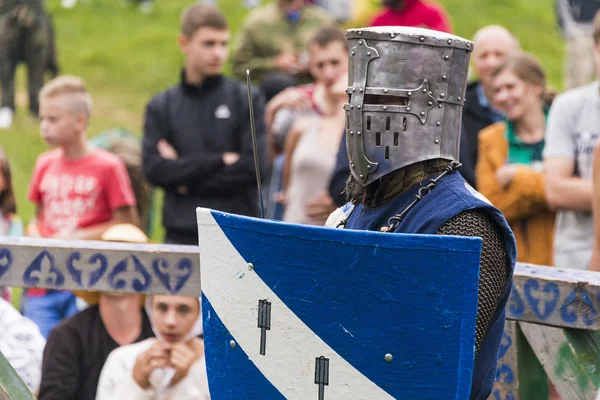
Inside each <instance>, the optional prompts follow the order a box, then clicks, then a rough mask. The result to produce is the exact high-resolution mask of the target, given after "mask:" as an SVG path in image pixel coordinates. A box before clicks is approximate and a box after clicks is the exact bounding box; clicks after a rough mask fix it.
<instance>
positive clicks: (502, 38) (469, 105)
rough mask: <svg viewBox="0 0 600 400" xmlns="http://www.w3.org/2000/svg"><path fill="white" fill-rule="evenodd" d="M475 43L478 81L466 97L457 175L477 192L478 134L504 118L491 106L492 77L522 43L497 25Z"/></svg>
mask: <svg viewBox="0 0 600 400" xmlns="http://www.w3.org/2000/svg"><path fill="white" fill-rule="evenodd" d="M473 41H474V43H475V44H474V46H473V55H472V57H471V60H472V65H473V69H474V70H475V73H476V74H477V76H478V79H479V80H478V81H476V82H473V83H470V84H469V85H468V86H467V91H466V93H465V105H464V107H463V113H462V134H461V138H460V162H461V163H462V166H461V167H460V169H459V170H458V171H459V172H460V174H461V175H462V176H463V177H464V178H465V180H466V181H467V182H468V183H469V184H470V185H471V186H473V187H474V188H477V185H476V180H475V166H476V164H477V153H478V148H477V147H478V144H479V140H478V135H479V131H481V130H482V129H483V128H485V127H487V126H489V125H491V124H493V123H495V122H498V121H501V120H502V118H503V116H502V114H500V113H499V112H498V111H497V110H496V109H494V107H493V106H492V104H491V102H490V98H491V95H492V87H491V77H492V73H493V72H494V70H495V69H496V68H498V67H499V66H500V65H501V64H502V63H503V62H504V60H506V57H507V56H508V54H510V53H511V52H513V51H516V50H518V49H519V42H518V41H517V39H516V38H515V37H514V36H513V35H512V34H511V33H510V32H509V31H508V30H507V29H505V28H503V27H501V26H498V25H490V26H486V27H484V28H482V29H480V30H479V31H478V32H477V33H476V34H475V37H474V39H473Z"/></svg>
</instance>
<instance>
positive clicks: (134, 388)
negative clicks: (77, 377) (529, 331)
mask: <svg viewBox="0 0 600 400" xmlns="http://www.w3.org/2000/svg"><path fill="white" fill-rule="evenodd" d="M157 340H158V339H156V338H150V339H146V340H144V341H142V342H138V343H134V344H129V345H126V346H121V347H118V348H116V349H115V350H113V351H112V352H111V353H110V354H109V356H108V358H107V359H106V362H105V363H104V367H102V372H101V374H100V379H99V381H98V391H97V393H96V400H116V399H127V400H179V399H186V400H188V399H189V400H209V399H210V394H209V391H208V378H207V375H206V364H205V361H204V357H203V358H201V359H199V360H198V361H196V362H195V363H194V364H193V365H192V366H191V367H190V370H189V372H188V374H187V376H186V377H185V378H183V379H182V380H181V381H179V382H177V384H176V385H175V386H173V387H170V388H168V389H167V390H166V391H165V392H163V393H161V394H159V393H156V391H155V390H154V389H153V388H152V387H151V388H150V389H148V390H144V389H142V388H141V387H140V386H139V385H138V384H137V383H136V381H135V380H134V379H133V366H134V364H135V360H136V359H137V357H138V355H140V354H141V353H143V352H144V351H146V350H147V349H148V348H149V347H150V346H151V345H152V343H154V342H155V341H157Z"/></svg>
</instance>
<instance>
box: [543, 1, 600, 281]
mask: <svg viewBox="0 0 600 400" xmlns="http://www.w3.org/2000/svg"><path fill="white" fill-rule="evenodd" d="M594 43H595V48H594V52H595V56H596V60H597V61H598V60H600V13H597V14H596V18H595V19H594ZM598 65H600V63H598V64H597V69H598V71H596V72H597V74H598V76H600V68H599V67H598ZM598 137H600V81H598V80H596V81H595V82H593V83H590V84H587V85H585V86H581V87H578V88H575V89H571V90H568V91H566V92H565V93H563V94H562V95H560V96H558V97H557V98H556V100H555V102H554V103H553V106H552V110H551V111H550V115H549V116H548V132H547V134H546V148H545V150H544V159H545V164H544V172H545V174H546V196H547V198H548V203H549V204H550V206H551V207H553V208H555V209H556V210H558V213H557V221H556V233H555V236H554V264H555V265H556V266H557V267H559V268H574V269H589V266H590V259H591V256H592V249H593V247H594V222H593V218H592V214H591V210H592V191H593V189H592V173H593V151H594V146H595V144H596V142H597V140H598Z"/></svg>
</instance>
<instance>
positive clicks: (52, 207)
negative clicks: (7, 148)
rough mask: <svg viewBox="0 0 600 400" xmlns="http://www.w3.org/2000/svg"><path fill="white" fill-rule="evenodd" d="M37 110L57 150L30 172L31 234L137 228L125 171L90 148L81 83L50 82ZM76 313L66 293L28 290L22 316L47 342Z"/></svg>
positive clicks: (90, 235)
mask: <svg viewBox="0 0 600 400" xmlns="http://www.w3.org/2000/svg"><path fill="white" fill-rule="evenodd" d="M40 106H41V109H40V118H41V124H40V126H41V134H42V138H43V139H44V141H46V143H47V144H48V145H49V146H51V147H55V149H54V150H51V151H49V152H46V153H44V154H42V155H40V156H39V157H38V159H37V162H36V164H35V167H34V170H33V177H32V179H31V183H30V187H29V200H30V201H32V202H33V203H35V205H36V213H35V217H34V218H33V220H32V221H31V224H30V226H29V227H28V231H29V235H30V236H38V237H43V238H59V239H80V240H97V239H100V237H101V236H102V233H104V231H106V230H107V229H108V228H109V227H110V226H111V225H114V224H116V223H130V222H133V223H136V224H138V217H137V212H136V211H135V204H136V203H135V198H134V195H133V191H132V189H131V184H130V182H129V178H128V177H127V172H126V170H125V166H124V165H123V163H122V162H121V160H120V159H119V158H118V157H117V156H115V155H113V154H111V153H109V152H107V151H105V150H102V149H92V148H90V147H89V145H88V142H87V138H86V130H87V126H88V121H89V118H90V116H91V97H90V96H89V94H88V93H87V91H86V88H85V84H84V83H83V81H82V80H81V79H79V78H77V77H70V76H63V77H59V78H56V79H54V80H52V81H51V82H49V83H48V84H47V85H46V86H44V87H43V88H42V91H41V92H40ZM76 312H77V306H76V301H75V296H74V295H73V294H72V293H70V292H64V291H55V290H45V289H37V288H31V289H28V290H27V296H26V299H25V304H24V312H23V314H24V315H25V316H26V317H28V318H30V319H32V320H33V321H34V322H35V323H37V324H38V326H39V327H40V330H41V331H42V334H43V335H44V337H46V338H47V337H48V335H49V333H50V331H51V330H52V328H53V327H54V326H55V325H56V324H58V322H59V321H60V320H62V319H63V318H67V317H69V316H71V315H73V314H75V313H76Z"/></svg>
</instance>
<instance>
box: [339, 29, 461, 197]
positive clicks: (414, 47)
mask: <svg viewBox="0 0 600 400" xmlns="http://www.w3.org/2000/svg"><path fill="white" fill-rule="evenodd" d="M346 36H347V38H348V47H349V52H350V54H349V56H350V66H349V71H348V83H349V87H348V89H347V93H348V95H349V103H348V104H345V106H344V108H345V110H346V144H347V146H348V157H349V159H350V171H351V172H352V175H353V176H354V178H355V179H356V180H357V181H358V182H359V183H360V184H362V185H363V186H366V185H368V184H369V183H371V182H373V181H375V180H377V179H379V178H381V177H382V176H384V175H386V174H388V173H390V172H392V171H395V170H398V169H401V168H403V167H405V166H407V165H410V164H414V163H416V162H419V161H425V160H431V159H437V158H441V159H446V160H451V161H458V157H459V147H460V130H461V118H462V117H461V114H462V107H463V104H464V102H465V98H464V97H465V90H466V85H467V75H468V70H469V59H470V55H471V51H472V49H473V42H471V41H468V40H465V39H463V38H460V37H458V36H454V35H450V34H447V33H443V32H438V31H433V30H428V29H421V28H409V27H372V28H364V29H350V30H348V31H347V32H346Z"/></svg>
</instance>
